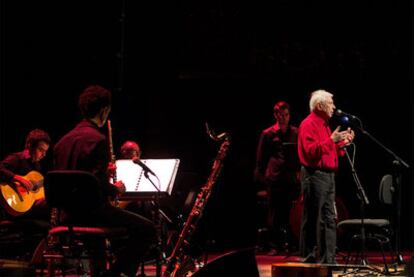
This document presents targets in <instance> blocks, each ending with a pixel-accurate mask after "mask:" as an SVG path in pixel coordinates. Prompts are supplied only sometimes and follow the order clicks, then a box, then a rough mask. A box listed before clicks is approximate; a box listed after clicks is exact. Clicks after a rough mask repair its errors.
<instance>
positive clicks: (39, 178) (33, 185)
mask: <svg viewBox="0 0 414 277" xmlns="http://www.w3.org/2000/svg"><path fill="white" fill-rule="evenodd" d="M49 145H50V137H49V135H48V133H46V132H45V131H43V130H40V129H34V130H32V131H30V132H29V134H28V135H27V136H26V143H25V147H24V149H23V150H22V151H20V152H16V153H12V154H9V155H8V156H6V158H5V159H4V160H2V161H1V162H0V185H1V186H0V189H1V190H2V194H1V197H0V199H1V200H0V202H1V204H2V207H3V209H2V211H1V215H2V216H3V218H6V219H11V218H18V219H39V220H44V221H46V222H48V221H49V217H50V214H49V211H48V210H47V207H46V204H45V201H44V194H43V188H42V185H43V173H44V170H43V169H42V164H41V160H42V159H43V158H44V157H45V156H46V152H47V151H48V149H49ZM40 189H41V190H40ZM6 190H10V191H11V192H13V193H14V194H15V196H14V195H13V197H14V198H15V199H14V198H10V199H5V197H4V196H5V195H6V193H5V192H6ZM33 195H36V200H35V201H34V203H33V204H27V203H25V201H26V199H29V198H30V197H31V196H33ZM12 200H16V201H12ZM14 204H16V205H17V206H14ZM19 205H20V206H19ZM21 206H24V209H23V210H21V209H20V207H21Z"/></svg>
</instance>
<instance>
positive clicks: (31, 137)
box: [25, 129, 51, 150]
mask: <svg viewBox="0 0 414 277" xmlns="http://www.w3.org/2000/svg"><path fill="white" fill-rule="evenodd" d="M42 141H43V142H45V143H47V144H50V141H51V140H50V137H49V134H48V133H46V132H45V131H43V130H41V129H34V130H32V131H30V132H29V134H28V135H27V136H26V143H25V148H26V149H29V150H33V149H35V148H36V147H37V146H38V145H39V142H42Z"/></svg>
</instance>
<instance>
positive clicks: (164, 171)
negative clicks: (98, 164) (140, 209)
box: [116, 159, 180, 194]
mask: <svg viewBox="0 0 414 277" xmlns="http://www.w3.org/2000/svg"><path fill="white" fill-rule="evenodd" d="M141 161H142V162H143V163H145V164H146V165H147V166H148V167H149V168H150V169H151V170H152V171H153V172H154V173H155V174H156V175H157V177H158V178H159V180H160V184H158V180H157V178H156V177H154V176H153V175H151V174H149V178H152V179H151V180H152V181H153V182H154V183H155V185H160V188H159V189H160V191H162V192H167V193H168V194H171V191H172V188H173V186H174V181H175V177H176V175H177V170H178V165H179V163H180V160H179V159H141ZM144 173H145V172H144V170H143V169H142V167H140V166H139V165H137V164H135V163H133V161H132V160H117V161H116V175H117V179H118V180H120V181H123V182H124V184H125V187H126V192H127V193H129V192H156V191H157V189H156V188H155V187H154V186H153V185H152V183H151V182H150V181H149V180H148V179H147V178H146V177H145V176H144Z"/></svg>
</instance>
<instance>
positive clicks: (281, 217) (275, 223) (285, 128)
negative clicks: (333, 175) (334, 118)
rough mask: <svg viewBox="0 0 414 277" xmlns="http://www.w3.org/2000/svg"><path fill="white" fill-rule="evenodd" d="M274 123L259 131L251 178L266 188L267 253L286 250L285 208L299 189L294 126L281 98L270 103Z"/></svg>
mask: <svg viewBox="0 0 414 277" xmlns="http://www.w3.org/2000/svg"><path fill="white" fill-rule="evenodd" d="M273 115H274V118H275V123H274V124H273V125H272V126H270V127H269V128H267V129H265V130H263V131H262V133H261V135H260V140H259V144H258V147H257V154H256V168H255V179H256V181H257V182H259V183H260V184H264V187H265V188H266V191H267V195H266V196H267V205H268V207H267V223H266V224H267V228H268V231H269V239H270V247H271V249H270V251H269V253H268V254H269V255H275V254H277V252H278V251H281V250H283V251H286V250H288V249H287V247H289V241H291V239H292V237H291V233H290V229H289V211H290V209H291V206H292V202H293V200H294V199H295V198H296V197H297V193H298V191H299V180H298V173H299V170H300V166H299V160H298V155H297V134H298V131H297V128H296V127H295V126H292V125H291V124H290V106H289V104H288V103H286V102H284V101H280V102H277V103H276V104H275V105H274V107H273Z"/></svg>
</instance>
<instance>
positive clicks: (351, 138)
mask: <svg viewBox="0 0 414 277" xmlns="http://www.w3.org/2000/svg"><path fill="white" fill-rule="evenodd" d="M345 132H346V133H345V139H344V143H345V146H348V145H350V144H351V143H352V141H354V138H355V133H354V131H353V130H352V129H351V128H349V127H348V129H347V130H346V131H345Z"/></svg>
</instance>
